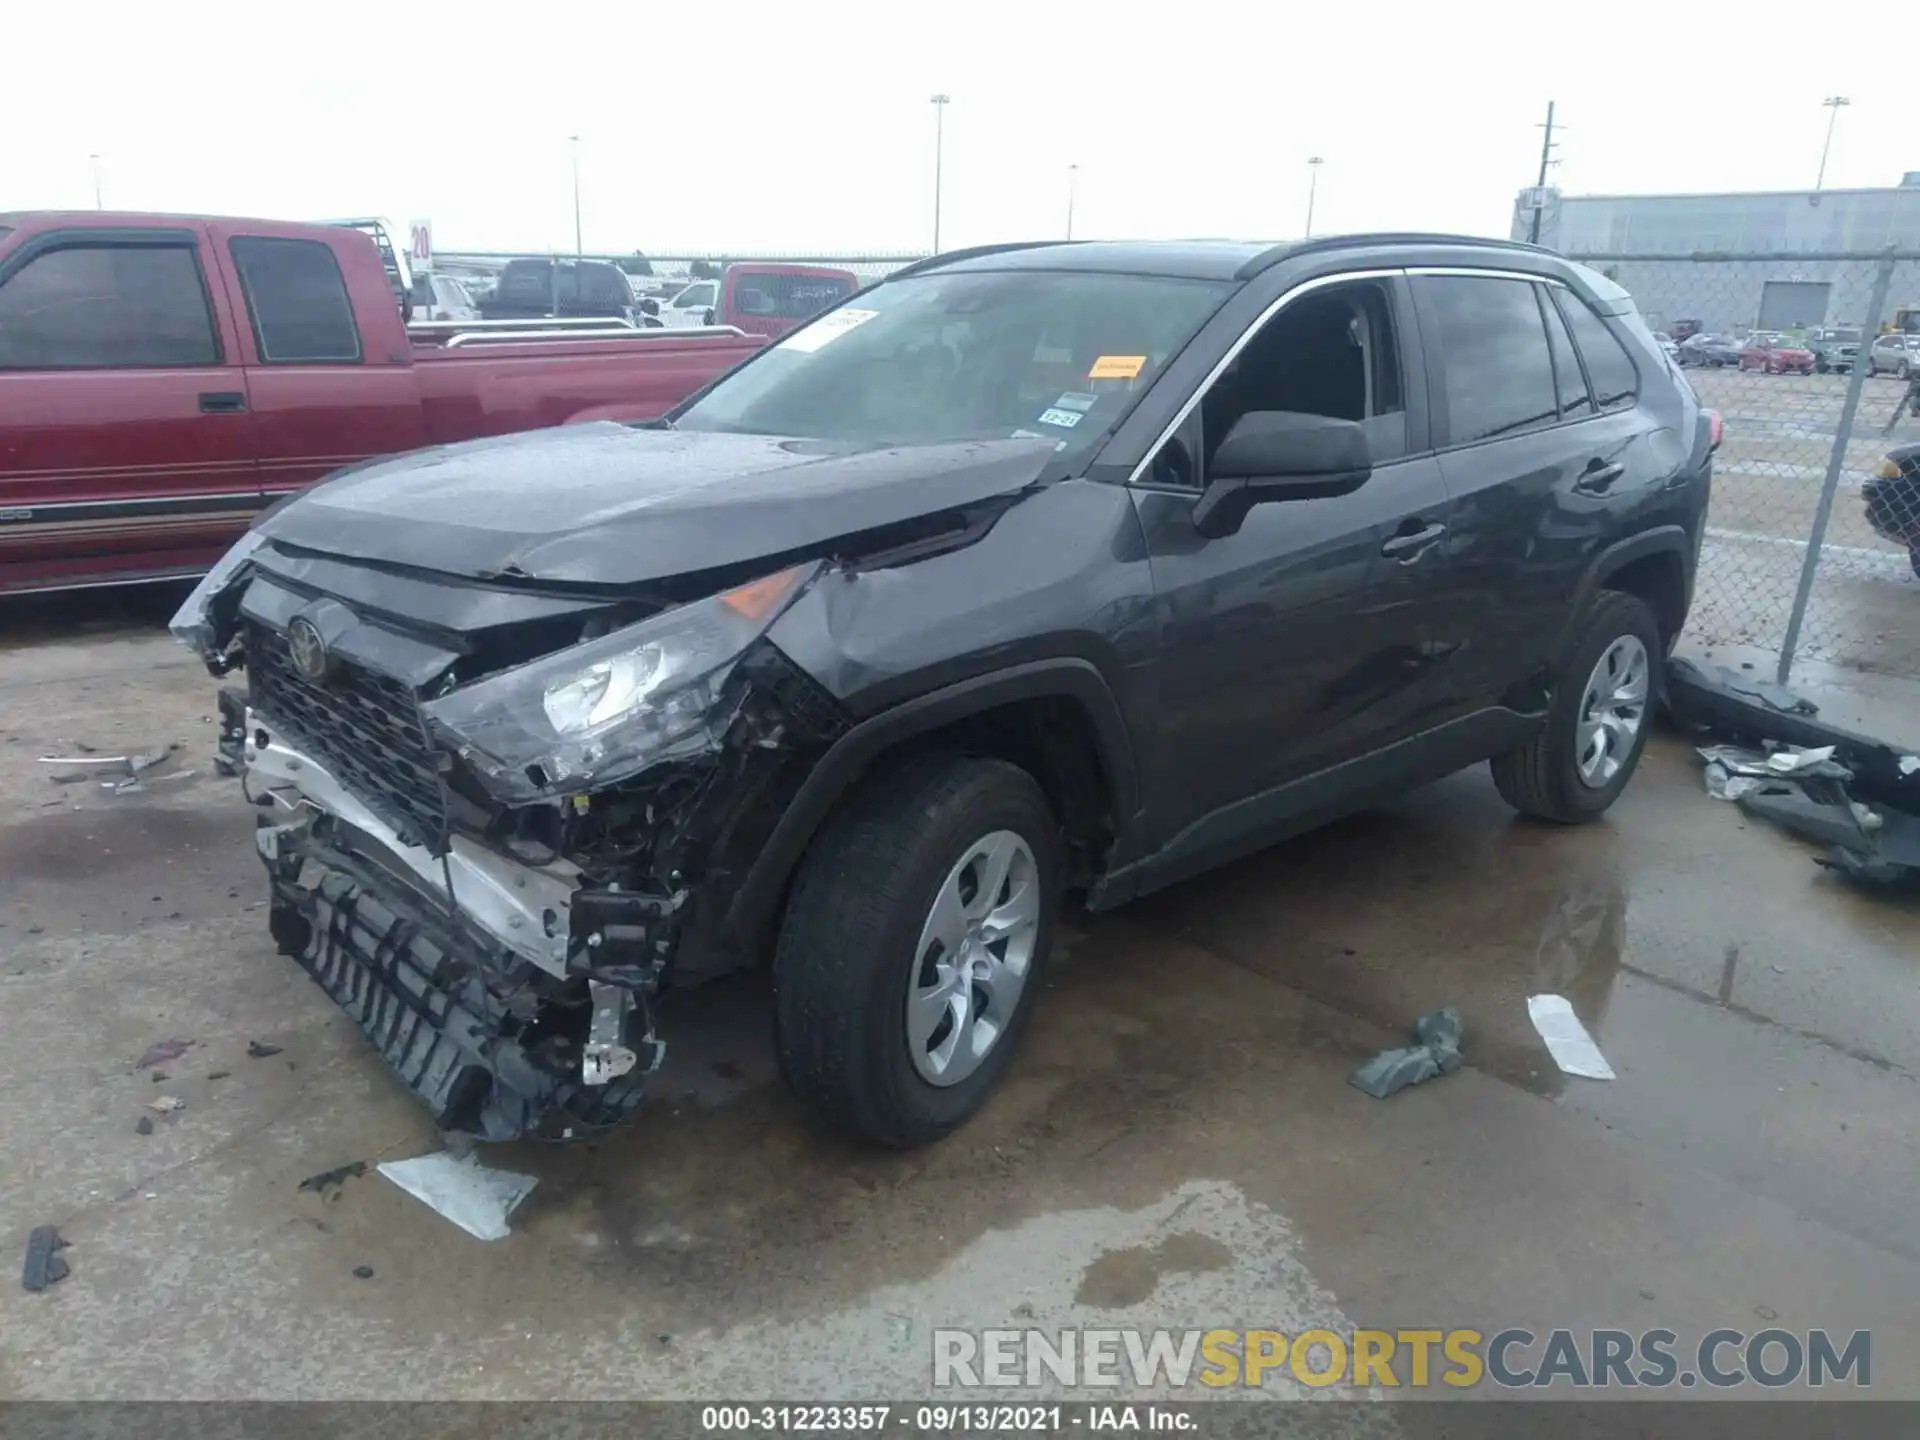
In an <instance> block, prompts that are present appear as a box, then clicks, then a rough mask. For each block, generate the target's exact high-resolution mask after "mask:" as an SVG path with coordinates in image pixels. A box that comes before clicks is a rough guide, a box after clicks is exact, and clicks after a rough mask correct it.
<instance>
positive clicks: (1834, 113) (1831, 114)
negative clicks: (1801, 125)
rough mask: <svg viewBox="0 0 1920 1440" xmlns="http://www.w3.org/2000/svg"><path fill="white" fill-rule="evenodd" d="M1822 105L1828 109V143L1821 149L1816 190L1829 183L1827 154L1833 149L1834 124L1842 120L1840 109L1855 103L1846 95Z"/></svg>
mask: <svg viewBox="0 0 1920 1440" xmlns="http://www.w3.org/2000/svg"><path fill="white" fill-rule="evenodd" d="M1820 103H1821V104H1822V105H1824V106H1826V107H1827V142H1826V144H1824V145H1822V146H1821V147H1820V173H1819V174H1818V175H1816V176H1815V177H1814V181H1813V188H1814V189H1815V190H1818V189H1819V188H1820V187H1821V186H1822V185H1824V184H1826V182H1827V152H1828V151H1829V150H1831V149H1833V122H1834V121H1836V120H1838V119H1839V118H1840V107H1841V106H1842V105H1851V104H1852V103H1853V101H1851V100H1849V99H1848V98H1847V97H1846V96H1844V95H1829V96H1828V97H1827V98H1826V99H1824V100H1822V101H1821V102H1820Z"/></svg>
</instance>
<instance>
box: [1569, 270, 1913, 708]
mask: <svg viewBox="0 0 1920 1440" xmlns="http://www.w3.org/2000/svg"><path fill="white" fill-rule="evenodd" d="M1573 258H1575V259H1577V260H1579V261H1580V262H1581V263H1583V264H1585V265H1589V266H1591V267H1593V268H1594V269H1597V270H1599V271H1601V272H1602V273H1603V274H1605V275H1607V276H1609V277H1610V278H1612V279H1614V280H1617V281H1618V282H1619V283H1620V284H1621V285H1623V286H1625V287H1626V288H1627V289H1628V290H1629V291H1631V292H1632V293H1633V296H1634V299H1635V301H1636V302H1637V303H1638V305H1639V307H1640V310H1641V313H1642V314H1643V315H1644V316H1646V318H1647V322H1648V324H1650V325H1652V326H1653V327H1654V329H1655V330H1657V331H1658V332H1660V333H1661V334H1663V335H1667V336H1670V337H1672V338H1673V339H1675V340H1676V341H1677V342H1678V344H1677V349H1676V351H1675V352H1674V358H1675V360H1676V361H1677V363H1678V364H1679V365H1680V366H1681V368H1682V370H1683V372H1684V373H1685V375H1686V377H1687V379H1688V380H1689V381H1690V382H1691V383H1692V385H1693V388H1694V390H1695V392H1696V393H1697V394H1698V395H1699V397H1700V400H1701V403H1702V404H1704V405H1707V406H1710V407H1712V408H1713V409H1715V410H1718V411H1719V412H1720V414H1721V416H1722V417H1723V419H1724V421H1725V424H1726V440H1725V443H1724V444H1723V445H1722V447H1721V450H1720V454H1719V456H1718V458H1717V461H1716V463H1715V465H1714V482H1713V503H1712V507H1711V509H1710V510H1709V512H1708V516H1707V534H1706V541H1705V545H1704V547H1703V549H1702V552H1701V557H1700V572H1699V578H1698V582H1697V584H1696V588H1695V593H1694V602H1693V613H1692V617H1691V620H1690V622H1689V626H1688V638H1689V639H1690V640H1692V641H1693V642H1695V643H1697V644H1699V645H1701V646H1703V647H1707V648H1716V647H1717V648H1726V647H1738V648H1742V649H1751V650H1756V651H1760V652H1765V653H1766V654H1768V655H1770V656H1772V657H1776V669H1777V673H1778V676H1779V678H1780V679H1782V680H1785V679H1786V678H1787V675H1788V673H1789V671H1790V670H1791V668H1792V666H1793V664H1794V661H1795V660H1796V659H1797V658H1805V659H1810V660H1821V661H1827V662H1830V663H1833V664H1837V665H1844V666H1848V667H1853V668H1858V669H1865V670H1873V671H1880V672H1884V673H1889V674H1897V675H1905V676H1909V677H1914V678H1920V579H1917V578H1916V575H1920V417H1916V416H1915V415H1914V414H1913V413H1912V412H1913V406H1912V405H1911V404H1910V403H1908V400H1907V396H1908V392H1909V383H1908V379H1909V376H1912V377H1915V378H1916V379H1920V252H1905V251H1879V252H1872V253H1854V252H1827V253H1806V254H1782V253H1772V252H1769V253H1755V254H1712V255H1691V256H1685V257H1678V256H1673V255H1646V254H1641V255H1627V254H1615V255H1609V254H1585V255H1575V256H1574V257H1573ZM1906 446H1912V447H1913V448H1914V449H1915V451H1916V457H1915V459H1913V460H1908V459H1906V458H1905V457H1904V456H1903V455H1902V454H1901V449H1902V447H1906Z"/></svg>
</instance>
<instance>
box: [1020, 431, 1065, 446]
mask: <svg viewBox="0 0 1920 1440" xmlns="http://www.w3.org/2000/svg"><path fill="white" fill-rule="evenodd" d="M1008 438H1009V439H1012V440H1053V437H1052V436H1051V435H1042V434H1041V433H1040V432H1039V431H1038V430H1016V431H1014V432H1013V434H1012V435H1011V436H1009V437H1008ZM1053 448H1054V449H1055V450H1064V449H1066V448H1067V442H1066V441H1064V440H1053Z"/></svg>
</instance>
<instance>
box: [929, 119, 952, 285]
mask: <svg viewBox="0 0 1920 1440" xmlns="http://www.w3.org/2000/svg"><path fill="white" fill-rule="evenodd" d="M932 99H933V253H934V254H936V255H938V254H939V253H940V160H941V153H940V152H941V147H942V144H943V141H944V139H945V121H946V116H947V102H948V101H949V100H950V99H952V97H951V96H949V95H935V96H933V97H932Z"/></svg>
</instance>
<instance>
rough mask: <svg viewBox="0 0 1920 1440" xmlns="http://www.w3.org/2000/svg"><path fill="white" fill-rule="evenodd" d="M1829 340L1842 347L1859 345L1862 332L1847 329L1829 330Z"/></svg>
mask: <svg viewBox="0 0 1920 1440" xmlns="http://www.w3.org/2000/svg"><path fill="white" fill-rule="evenodd" d="M1827 339H1829V340H1832V341H1834V342H1835V343H1837V344H1841V345H1858V344H1859V343H1860V332H1859V331H1858V330H1845V329H1842V330H1829V331H1828V332H1827Z"/></svg>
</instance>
